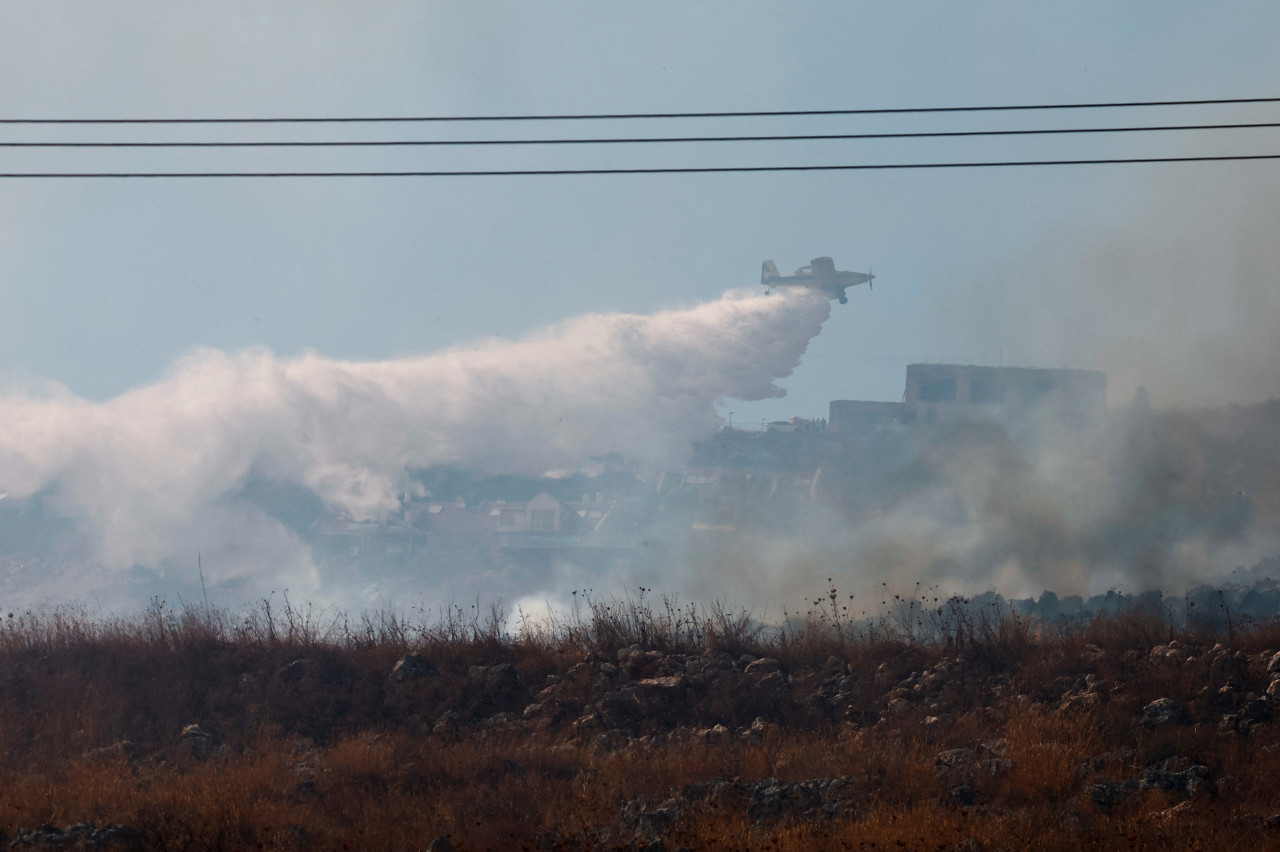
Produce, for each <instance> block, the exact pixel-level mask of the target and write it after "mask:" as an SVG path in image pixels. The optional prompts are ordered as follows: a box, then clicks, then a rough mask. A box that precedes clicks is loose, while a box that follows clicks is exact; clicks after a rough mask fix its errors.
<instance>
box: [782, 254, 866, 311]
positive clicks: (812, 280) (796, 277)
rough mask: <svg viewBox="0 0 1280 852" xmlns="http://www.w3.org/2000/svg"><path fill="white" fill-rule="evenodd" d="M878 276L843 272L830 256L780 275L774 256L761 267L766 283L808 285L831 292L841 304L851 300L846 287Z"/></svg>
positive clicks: (816, 258) (793, 285) (795, 285)
mask: <svg viewBox="0 0 1280 852" xmlns="http://www.w3.org/2000/svg"><path fill="white" fill-rule="evenodd" d="M873 280H875V276H874V275H872V274H871V273H869V272H844V271H842V270H839V269H836V264H835V261H833V260H832V259H831V258H829V257H815V258H814V259H813V260H811V261H809V265H808V266H802V267H800V268H799V269H797V270H796V271H795V272H794V273H793V274H791V275H779V274H778V268H777V267H776V266H774V263H773V261H772V260H766V261H765V262H764V264H763V265H762V268H761V271H760V283H761V284H763V285H764V286H765V287H769V288H773V287H808V288H809V289H811V290H821V291H822V292H824V293H828V294H830V296H829V298H832V299H839V300H840V304H842V305H843V304H845V303H846V302H848V301H849V300H848V298H846V297H845V294H844V291H845V290H846V289H847V288H849V287H856V286H858V285H859V284H869V283H870V282H871V281H873Z"/></svg>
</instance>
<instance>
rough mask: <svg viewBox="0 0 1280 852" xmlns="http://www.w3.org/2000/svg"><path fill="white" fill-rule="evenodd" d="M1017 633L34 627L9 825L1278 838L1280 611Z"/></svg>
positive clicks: (830, 843)
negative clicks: (1256, 622)
mask: <svg viewBox="0 0 1280 852" xmlns="http://www.w3.org/2000/svg"><path fill="white" fill-rule="evenodd" d="M171 626H172V625H171ZM126 628H127V629H126ZM988 628H989V629H986V630H983V631H976V632H970V633H968V634H963V633H959V634H957V633H953V634H951V635H950V636H946V637H939V636H934V637H932V638H930V639H922V638H918V637H914V638H913V637H908V636H903V635H902V634H901V633H894V632H893V631H891V630H884V629H881V630H880V631H878V632H877V631H874V630H868V631H863V632H860V633H858V632H852V631H850V632H845V631H842V630H836V629H833V628H832V626H831V625H830V624H826V625H822V624H819V623H814V624H810V625H809V627H808V628H807V630H808V632H804V631H803V630H802V631H799V632H793V633H791V634H789V635H785V634H778V635H776V636H775V635H769V634H763V633H756V634H753V635H752V636H751V637H749V641H748V640H747V639H744V638H743V637H738V639H737V640H735V641H727V637H720V639H719V640H716V641H711V642H708V643H707V645H706V646H705V647H690V646H688V645H683V646H682V645H679V644H678V643H671V642H664V641H662V639H663V637H662V636H661V635H657V636H655V637H654V641H651V642H649V643H630V644H627V645H623V646H619V644H618V643H613V644H612V646H610V645H609V644H606V643H597V644H594V645H592V644H590V643H585V644H584V643H582V642H570V641H568V640H567V638H566V637H561V639H562V640H564V641H560V642H559V643H557V642H556V641H553V640H554V639H555V637H548V636H543V637H541V638H540V639H538V640H537V641H534V640H533V639H531V638H526V639H524V640H521V639H512V638H508V637H502V636H497V635H487V636H486V635H480V634H477V635H476V636H474V637H472V638H471V639H469V640H459V639H456V638H454V639H451V640H449V641H441V640H440V639H439V637H437V638H436V639H435V640H430V641H428V640H426V639H424V641H420V642H417V643H414V642H403V641H400V640H396V641H392V640H389V639H383V640H380V641H369V642H364V643H360V642H354V641H350V637H348V640H347V641H341V642H338V641H314V639H312V640H307V641H300V640H289V639H287V638H285V639H282V638H280V637H276V639H275V640H274V641H271V640H269V639H268V640H261V641H259V640H255V641H249V640H248V639H246V638H245V637H244V636H239V637H236V636H230V637H228V636H218V635H212V634H211V633H210V631H208V630H204V631H196V630H195V629H194V628H191V627H190V626H188V627H187V628H185V629H177V630H171V631H169V632H168V633H163V632H162V633H155V632H154V631H153V632H152V633H151V634H148V633H147V632H146V631H145V630H143V629H142V626H141V625H132V626H126V627H121V626H120V625H117V626H116V628H115V629H114V632H113V631H105V630H98V631H97V632H95V631H93V630H82V631H80V632H79V633H76V632H74V631H72V632H65V631H64V634H63V635H60V636H59V635H56V631H55V632H54V634H49V633H46V634H43V636H39V637H38V636H35V635H34V634H33V633H32V632H31V631H30V630H28V631H27V633H26V634H25V638H23V635H20V634H19V632H18V631H17V630H16V629H14V628H11V630H10V633H9V634H7V636H5V637H3V638H5V639H6V643H5V644H3V646H2V647H0V790H3V791H4V793H3V795H0V842H3V843H5V844H7V845H8V846H9V847H10V848H65V849H249V848H297V849H330V848H333V849H343V848H348V849H351V848H385V849H400V848H419V849H426V848H433V849H436V850H437V852H438V850H442V849H448V848H454V849H459V850H461V849H485V848H488V849H508V848H526V849H544V848H545V849H552V848H563V849H583V850H595V849H633V850H642V849H649V850H659V849H667V850H674V849H678V848H682V847H683V848H686V849H690V850H694V849H711V848H722V849H724V848H729V849H736V848H741V849H754V848H760V849H808V848H836V849H838V848H910V849H957V850H960V849H964V850H976V849H1022V848H1044V849H1075V848H1082V847H1096V848H1205V849H1218V848H1225V847H1226V846H1228V845H1230V844H1232V843H1237V844H1248V848H1267V847H1274V848H1280V796H1277V794H1276V793H1275V792H1274V780H1273V779H1274V778H1275V777H1276V771H1277V770H1278V769H1280V725H1277V723H1276V721H1275V716H1276V714H1277V702H1280V694H1278V693H1280V650H1278V649H1280V630H1277V629H1276V628H1274V627H1271V626H1262V627H1254V628H1252V629H1250V630H1248V631H1244V632H1240V631H1234V630H1233V631H1232V633H1231V635H1229V636H1205V635H1193V634H1187V633H1180V632H1179V631H1177V630H1176V629H1174V628H1173V627H1172V626H1170V625H1168V624H1166V623H1164V622H1162V621H1161V620H1158V619H1151V618H1149V617H1145V616H1139V615H1136V614H1130V615H1125V614H1121V615H1118V616H1115V617H1111V618H1108V619H1105V620H1098V621H1095V622H1092V623H1090V624H1089V625H1084V626H1077V627H1075V628H1072V629H1065V628H1061V627H1051V626H1049V625H1044V624H1038V623H1034V622H1027V621H1023V620H1018V619H1005V620H1001V621H999V622H992V623H990V624H989V625H988ZM259 638H260V637H259ZM666 638H668V639H670V638H672V637H670V636H668V637H666Z"/></svg>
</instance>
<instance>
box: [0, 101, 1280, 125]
mask: <svg viewBox="0 0 1280 852" xmlns="http://www.w3.org/2000/svg"><path fill="white" fill-rule="evenodd" d="M1277 102H1280V98H1206V99H1201V100H1181V101H1116V102H1100V103H1068V104H1012V105H1000V106H952V107H882V108H869V109H793V110H743V111H739V112H635V113H578V114H573V113H566V114H548V115H426V116H329V117H322V118H317V117H300V118H283V117H275V118H0V124H328V123H334V124H336V123H344V122H346V123H353V122H365V123H375V122H377V123H385V122H428V121H606V120H617V119H662V118H776V117H787V116H821V115H902V114H909V113H941V112H1012V111H1017V110H1054V109H1114V108H1130V107H1132V108H1138V107H1170V106H1211V105H1224V104H1262V103H1277Z"/></svg>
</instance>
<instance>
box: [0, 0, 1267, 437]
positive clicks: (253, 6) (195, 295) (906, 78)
mask: <svg viewBox="0 0 1280 852" xmlns="http://www.w3.org/2000/svg"><path fill="white" fill-rule="evenodd" d="M1277 32H1280V5H1277V4H1275V3H1271V2H1253V3H1213V4H1208V3H1192V2H1164V3H1159V4H1153V3H1146V4H1117V3H1114V2H1090V3H1071V4H1028V3H1011V2H970V3H963V4H961V3H893V4H886V3H849V2H813V3H806V4H782V3H749V2H746V3H744V2H732V3H729V2H723V3H710V2H707V3H693V4H691V3H683V2H682V3H654V2H650V3H643V4H602V3H587V2H578V3H564V2H546V3H537V4H530V3H497V2H486V3H452V4H445V3H419V2H412V3H378V4H350V3H338V2H326V3H320V2H298V3H286V2H276V3H270V4H262V3H254V2H231V0H223V2H218V3H189V2H164V3H159V2H156V3H111V4H101V3H88V2H81V3H63V2H42V3H7V4H4V5H3V6H2V7H0V79H3V80H4V81H5V84H4V86H3V87H0V116H5V117H14V118H19V117H21V118H34V117H198V116H199V117H203V116H237V117H239V116H245V117H248V116H315V115H378V114H388V115H414V114H484V113H554V112H588V113H589V112H614V111H624V112H625V111H679V110H714V111H720V110H772V109H803V108H818V109H821V108H845V107H897V106H935V105H975V104H1000V103H1030V102H1078V101H1111V100H1156V99H1185V98H1221V97H1250V96H1269V95H1276V94H1277V93H1278V92H1280V85H1277V84H1278V82H1280V51H1276V50H1275V34H1276V33H1277ZM1275 114H1276V110H1275V109H1274V108H1273V107H1258V108H1221V109H1216V110H1206V111H1200V112H1192V111H1189V110H1188V111H1182V110H1172V109H1168V110H1150V111H1146V112H1142V113H1123V114H1122V113H1120V112H1119V111H1114V112H1112V113H1106V112H1104V113H1088V114H1085V113H1067V114H1062V113H1043V114H1041V113H1028V114H1007V115H1003V116H989V115H987V116H969V117H955V116H952V117H947V116H927V117H896V118H895V117H880V118H822V119H818V118H815V119H808V120H803V121H781V120H775V121H766V120H754V121H753V120H742V121H733V122H722V123H714V124H713V123H710V122H697V121H685V122H676V121H671V122H666V123H653V124H644V125H640V124H638V123H637V124H622V123H614V124H604V123H601V124H594V125H586V124H584V125H576V126H568V125H564V124H561V125H536V126H535V125H521V126H516V127H511V126H501V125H492V124H489V125H461V126H451V127H447V128H442V127H438V126H396V127H391V128H387V127H377V126H373V127H366V126H346V127H340V128H333V127H320V128H315V127H249V128H235V127H231V128H210V127H202V128H199V127H198V128H161V129H158V130H150V131H142V130H138V129H130V128H114V129H113V128H72V129H68V128H61V129H59V128H51V127H16V126H11V127H6V128H3V134H4V137H5V138H8V139H15V140H16V139H32V140H34V139H44V138H51V137H52V136H54V135H55V134H56V135H57V136H58V138H77V139H85V140H90V139H107V138H114V139H131V138H144V134H145V138H171V139H178V138H200V139H212V138H226V139H264V138H274V139H291V138H311V137H314V138H336V137H338V136H342V137H344V138H413V137H418V138H428V137H430V136H432V135H436V136H439V135H441V134H446V133H448V134H454V135H457V136H459V137H475V136H496V135H499V134H513V135H517V134H528V135H567V134H582V135H591V134H605V133H609V134H617V133H620V132H624V131H625V132H643V133H668V132H678V133H686V132H691V133H729V132H738V131H741V132H772V131H780V132H794V131H813V132H839V131H841V130H848V131H854V130H877V129H881V130H887V129H895V128H920V129H942V128H962V127H978V126H993V127H994V126H999V127H1037V126H1039V127H1044V126H1061V125H1067V124H1072V123H1075V124H1079V125H1084V124H1107V123H1112V124H1125V123H1131V124H1136V123H1174V122H1178V121H1183V120H1190V121H1202V120H1219V119H1228V118H1232V119H1234V118H1244V119H1249V120H1267V117H1268V116H1274V115H1275ZM1277 150H1280V146H1278V145H1277V144H1276V134H1275V132H1274V131H1250V132H1248V133H1238V134H1234V135H1221V134H1210V133H1200V134H1182V135H1177V136H1160V137H1158V138H1157V137H1156V136H1154V135H1151V134H1146V135H1142V134H1139V135H1110V136H1103V137H1067V138H1059V139H1055V140H1052V141H1032V140H1025V139H1024V140H1021V141H992V140H970V141H957V140H943V141H934V142H913V143H905V142H900V141H894V142H874V143H873V142H840V143H835V142H832V143H821V144H817V143H808V144H803V145H802V144H796V143H787V144H783V143H776V144H755V145H741V146H735V147H724V148H719V147H718V148H706V147H697V146H664V147H661V148H658V147H649V148H644V149H641V148H634V147H623V146H616V147H612V148H608V149H599V148H596V149H586V148H582V147H574V148H570V149H556V150H548V149H534V148H511V149H491V150H485V151H471V150H444V151H439V150H437V151H417V150H404V151H397V152H394V153H385V152H384V153H377V152H369V151H359V150H343V151H329V152H316V151H301V152H300V151H290V150H286V151H272V152H264V151H254V150H250V151H232V152H205V153H200V152H191V151H151V152H146V153H137V152H102V151H72V152H47V151H46V152H38V151H18V150H8V151H3V150H0V161H3V164H2V168H0V171H22V170H42V169H52V170H65V169H81V168H84V169H98V168H120V169H139V168H147V169H175V170H181V169H199V168H211V169H214V168H217V169H220V168H251V169H258V168H280V169H308V168H334V169H345V168H367V167H395V168H406V169H414V168H453V167H464V166H466V167H471V166H476V167H541V166H552V165H560V166H580V165H591V164H600V165H630V164H637V165H646V164H655V165H657V164H673V165H691V164H722V163H741V164H748V165H755V164H774V163H831V162H860V161H867V162H874V161H911V160H948V159H955V160H964V159H998V158H1003V157H1008V158H1013V159H1018V158H1035V157H1040V156H1123V155H1152V154H1160V153H1171V154H1184V153H1193V152H1202V151H1203V152H1223V153H1249V152H1255V151H1277ZM1278 175H1280V164H1271V163H1255V164H1247V165H1205V166H1142V167H1132V168H1111V167H1107V168H1092V169H1076V168H1063V169H1055V170H1002V171H994V170H971V171H929V172H882V173H816V174H804V175H798V174H777V175H703V176H665V177H577V178H517V179H493V178H490V179H408V180H342V181H202V182H197V181H173V182H141V181H128V182H89V181H62V182H34V181H32V182H17V181H7V182H2V183H0V376H2V377H3V378H4V379H5V380H6V381H9V382H12V381H17V380H54V381H57V382H60V383H63V384H65V385H66V386H67V387H68V388H70V390H71V391H72V392H74V393H76V394H78V395H82V396H85V397H88V398H90V399H98V400H100V399H106V398H109V397H112V396H115V395H116V394H118V393H120V392H123V391H124V390H126V389H129V388H132V387H137V386H139V385H142V384H146V383H149V382H151V381H153V380H155V379H156V378H157V377H158V376H160V375H161V374H163V372H164V371H165V370H166V368H167V367H168V366H169V365H170V364H171V363H172V362H173V361H174V359H176V358H177V357H179V356H180V355H181V354H182V353H184V352H186V351H188V350H189V349H191V348H192V347H195V346H211V347H216V348H220V349H229V350H236V349H240V348H243V347H246V346H249V345H254V344H263V345H265V346H267V347H269V348H270V349H272V350H273V351H275V352H277V353H278V354H281V355H291V354H295V353H299V352H301V351H303V350H306V349H314V350H316V351H318V352H319V353H322V354H324V355H328V356H333V357H337V358H355V359H381V358H385V357H389V356H396V355H404V354H411V353H424V352H431V351H435V350H438V349H440V348H442V347H446V346H450V345H454V344H458V343H463V342H468V341H474V340H477V339H480V338H484V337H488V336H503V337H519V336H521V335H523V334H525V333H527V332H530V331H531V330H534V329H537V328H539V327H541V326H544V325H546V324H548V323H551V322H554V321H557V320H560V319H563V318H566V317H571V316H574V315H578V314H582V313H588V312H615V311H627V312H638V313H648V312H651V311H654V310H658V309H663V308H670V307H679V306H684V305H691V304H695V303H698V302H702V301H705V300H709V299H714V298H716V297H718V296H719V294H720V293H721V292H723V291H724V290H726V289H729V288H734V287H752V286H758V285H757V284H756V282H757V280H758V275H759V265H760V262H761V260H763V259H765V258H771V259H773V260H775V261H776V262H777V264H778V266H779V267H780V268H781V269H783V270H784V271H789V270H790V269H793V268H795V267H796V266H799V265H801V264H803V263H806V262H807V261H808V259H809V258H810V257H813V256H816V255H820V254H826V255H831V256H833V257H834V258H835V259H836V262H837V265H838V266H839V267H840V268H843V269H855V270H866V269H867V267H868V266H871V265H873V264H874V269H875V273H876V275H877V276H878V277H877V282H876V283H877V285H878V286H877V287H876V289H875V291H874V292H867V291H866V289H865V288H859V289H858V290H857V291H853V292H851V293H850V297H851V298H850V303H849V304H848V305H847V306H843V307H838V308H837V309H836V310H835V311H833V314H832V317H831V319H830V320H829V321H828V322H827V325H826V327H825V330H824V332H823V333H822V335H821V336H820V337H819V338H818V339H817V340H816V341H815V342H814V343H813V345H811V346H810V348H809V351H808V353H807V354H806V356H805V358H804V361H803V363H802V365H801V366H800V368H799V369H798V370H797V372H796V373H795V374H794V375H793V376H792V377H791V378H790V379H788V380H786V381H784V382H783V384H784V385H785V386H787V387H788V388H789V389H790V396H789V397H788V398H787V399H785V400H778V401H768V402H764V403H755V404H753V405H738V406H735V405H734V404H733V403H732V402H731V403H729V404H728V405H726V407H725V409H726V410H729V409H733V410H736V411H738V412H739V413H738V415H737V419H739V420H747V419H748V418H753V417H769V418H773V417H783V416H789V415H791V414H806V415H813V416H821V415H824V414H825V413H826V403H827V401H828V400H829V399H831V398H833V397H835V398H872V399H893V398H897V397H898V396H899V395H900V393H901V389H902V380H903V374H904V369H903V368H904V366H905V364H906V363H908V362H909V361H915V360H937V359H955V360H962V361H974V362H983V363H993V362H995V361H996V360H997V359H998V358H999V357H1001V354H1003V358H1004V360H1005V362H1006V363H1023V364H1040V365H1046V366H1061V365H1063V364H1069V365H1071V366H1079V367H1090V368H1105V369H1108V370H1109V371H1110V372H1111V373H1112V375H1113V388H1114V389H1115V392H1116V394H1117V395H1119V396H1120V397H1122V398H1123V397H1124V396H1125V395H1127V394H1128V393H1131V392H1132V387H1133V386H1134V385H1136V384H1138V383H1144V382H1145V383H1147V384H1149V385H1151V386H1152V388H1153V397H1154V398H1156V400H1157V402H1160V401H1161V400H1162V399H1163V400H1164V401H1168V402H1188V401H1190V402H1194V401H1200V400H1201V399H1204V398H1208V397H1205V396H1203V395H1200V394H1198V392H1197V389H1203V388H1205V387H1208V386H1212V387H1213V388H1214V389H1215V393H1217V394H1218V395H1219V396H1221V395H1222V394H1233V395H1235V396H1236V397H1240V398H1242V401H1244V399H1243V398H1246V397H1254V398H1257V397H1265V396H1267V395H1269V394H1271V393H1274V392H1275V389H1274V388H1272V387H1271V385H1270V384H1268V382H1271V381H1274V379H1268V378H1262V379H1259V380H1258V381H1261V382H1262V384H1261V385H1258V384H1257V383H1256V382H1254V381H1253V380H1252V379H1250V381H1247V382H1245V381H1240V382H1237V383H1236V384H1232V381H1226V383H1225V384H1223V383H1222V382H1221V381H1218V380H1220V379H1223V377H1224V375H1230V376H1232V377H1237V378H1238V377H1239V376H1240V375H1241V374H1243V373H1248V374H1249V375H1250V376H1254V375H1255V374H1262V373H1266V374H1269V373H1270V372H1271V371H1270V370H1269V369H1263V368H1267V367H1269V363H1267V362H1266V361H1265V359H1264V356H1265V355H1266V354H1269V352H1270V351H1269V350H1267V351H1264V352H1261V353H1259V352H1257V347H1256V346H1255V345H1252V344H1249V345H1245V343H1248V342H1249V341H1252V340H1254V339H1255V338H1256V339H1258V340H1263V341H1265V340H1267V339H1268V338H1270V337H1274V336H1275V335H1273V334H1271V332H1272V331H1273V330H1274V329H1275V325H1274V320H1275V318H1276V316H1278V315H1280V311H1278V310H1277V309H1276V302H1275V299H1274V297H1270V296H1268V295H1267V293H1268V292H1269V289H1268V288H1270V287H1271V280H1272V279H1271V277H1270V273H1271V272H1273V271H1274V269H1275V266H1274V264H1272V263H1270V259H1273V258H1274V255H1273V254H1269V253H1268V250H1267V249H1266V248H1265V246H1266V245H1268V244H1270V243H1272V242H1274V240H1273V239H1272V237H1273V233H1272V230H1271V228H1269V227H1266V225H1267V223H1274V218H1275V204H1274V201H1275V198H1276V196H1275V194H1274V192H1273V191H1272V187H1274V186H1276V184H1277V176H1278ZM1241 228H1246V229H1248V230H1249V234H1248V240H1243V238H1241V237H1240V236H1239V232H1240V229H1241ZM1242 240H1243V241H1242ZM1249 240H1253V241H1254V242H1249ZM1258 245H1262V246H1263V248H1258V247H1257V246H1258ZM1258 252H1261V255H1259V254H1258ZM1241 270H1244V271H1243V272H1241ZM1233 276H1236V277H1233ZM1240 276H1244V277H1243V278H1242V277H1240ZM1259 282H1262V283H1261V284H1260V283H1259ZM1260 293H1261V295H1259V294H1260ZM1259 300H1261V301H1259ZM1224 340H1225V341H1226V342H1227V344H1231V343H1233V342H1234V344H1235V345H1236V347H1237V349H1238V350H1239V351H1234V350H1233V352H1232V353H1229V354H1230V357H1227V358H1226V359H1225V361H1224V362H1223V363H1222V364H1220V365H1218V366H1217V367H1213V368H1212V369H1208V371H1207V373H1206V375H1204V376H1197V377H1196V379H1195V381H1194V382H1190V380H1188V381H1180V380H1178V379H1176V378H1169V379H1167V380H1165V379H1161V378H1160V376H1158V375H1156V373H1157V372H1159V371H1161V370H1169V371H1170V373H1171V374H1172V373H1175V372H1176V373H1177V374H1178V375H1186V374H1187V373H1186V370H1183V369H1181V367H1180V366H1179V364H1180V363H1181V362H1179V361H1178V359H1179V358H1180V357H1184V356H1185V355H1186V354H1187V353H1190V352H1193V351H1195V346H1203V347H1208V348H1209V349H1211V350H1214V351H1217V349H1219V348H1221V346H1220V345H1219V344H1221V343H1222V341H1224ZM1215 341H1217V342H1216V343H1215ZM1241 341H1244V342H1245V343H1241ZM1228 348H1229V346H1228ZM1254 356H1256V358H1257V359H1263V361H1262V363H1261V364H1254V365H1253V366H1255V367H1258V369H1256V370H1254V371H1252V372H1251V371H1248V370H1242V369H1241V366H1242V365H1241V364H1240V359H1245V360H1246V361H1248V360H1250V359H1251V358H1253V357H1254ZM1201 362H1202V359H1200V358H1198V357H1197V358H1196V360H1195V362H1194V363H1201ZM1271 363H1273V362H1271ZM1134 364H1141V365H1143V370H1145V371H1147V372H1146V373H1144V374H1143V375H1135V374H1136V373H1137V372H1139V371H1138V370H1137V369H1136V368H1133V369H1129V368H1127V367H1126V365H1134ZM1206 369H1207V368H1206ZM1126 370H1127V372H1126ZM1214 370H1221V373H1216V372H1214ZM1202 372H1204V371H1203V370H1202ZM1233 380H1234V379H1233ZM1188 382H1190V387H1188ZM1210 396H1212V394H1210Z"/></svg>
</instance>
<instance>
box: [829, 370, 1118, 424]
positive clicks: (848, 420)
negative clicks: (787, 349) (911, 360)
mask: <svg viewBox="0 0 1280 852" xmlns="http://www.w3.org/2000/svg"><path fill="white" fill-rule="evenodd" d="M1106 414H1107V376H1106V373H1100V372H1096V371H1092V370H1046V369H1039V368H1033V367H981V366H977V365H973V364H909V365H908V366H907V386H906V391H905V393H904V394H903V397H902V402H863V401H860V400H843V399H837V400H832V402H831V429H832V430H833V431H836V432H843V433H854V434H856V433H865V432H870V431H875V430H876V429H879V428H881V427H883V426H888V425H892V424H895V423H904V424H917V423H925V424H927V423H949V422H954V421H959V420H970V421H974V420H976V421H990V422H997V423H1003V424H1006V425H1023V424H1028V423H1033V422H1037V421H1045V422H1052V423H1056V424H1059V425H1067V426H1075V427H1087V426H1095V425H1100V424H1101V423H1102V422H1103V420H1104V418H1105V417H1106Z"/></svg>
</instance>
